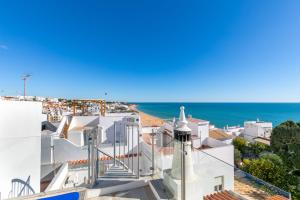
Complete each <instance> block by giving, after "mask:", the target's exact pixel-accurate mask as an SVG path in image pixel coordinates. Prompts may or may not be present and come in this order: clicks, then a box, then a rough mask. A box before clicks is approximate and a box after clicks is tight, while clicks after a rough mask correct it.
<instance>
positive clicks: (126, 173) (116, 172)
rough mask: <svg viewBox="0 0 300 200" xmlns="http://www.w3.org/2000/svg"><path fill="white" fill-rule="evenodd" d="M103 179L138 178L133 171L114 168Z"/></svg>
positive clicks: (120, 167) (118, 167)
mask: <svg viewBox="0 0 300 200" xmlns="http://www.w3.org/2000/svg"><path fill="white" fill-rule="evenodd" d="M101 178H136V176H135V174H133V173H132V171H131V170H126V169H123V167H122V166H112V167H110V168H109V169H108V170H107V171H106V172H105V173H104V175H103V176H102V177H101Z"/></svg>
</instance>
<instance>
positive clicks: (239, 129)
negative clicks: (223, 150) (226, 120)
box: [224, 126, 244, 137]
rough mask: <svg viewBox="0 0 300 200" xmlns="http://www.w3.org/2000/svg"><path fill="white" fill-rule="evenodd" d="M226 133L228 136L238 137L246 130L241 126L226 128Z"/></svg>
mask: <svg viewBox="0 0 300 200" xmlns="http://www.w3.org/2000/svg"><path fill="white" fill-rule="evenodd" d="M224 132H225V133H226V134H228V135H232V136H234V137H237V136H239V135H240V134H242V133H243V132H244V128H243V127H240V126H226V127H224Z"/></svg>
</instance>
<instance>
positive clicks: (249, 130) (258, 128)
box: [243, 120, 272, 142]
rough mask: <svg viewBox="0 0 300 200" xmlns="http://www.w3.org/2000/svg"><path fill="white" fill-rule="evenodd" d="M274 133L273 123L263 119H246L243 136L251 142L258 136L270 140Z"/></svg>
mask: <svg viewBox="0 0 300 200" xmlns="http://www.w3.org/2000/svg"><path fill="white" fill-rule="evenodd" d="M271 133H272V123H271V122H263V121H259V120H257V121H246V122H245V123H244V133H243V136H244V138H245V139H246V140H248V141H249V142H253V141H254V140H255V139H256V138H262V139H265V140H270V138H271Z"/></svg>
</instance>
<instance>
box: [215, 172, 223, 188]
mask: <svg viewBox="0 0 300 200" xmlns="http://www.w3.org/2000/svg"><path fill="white" fill-rule="evenodd" d="M223 189H224V176H218V177H215V191H216V192H218V191H222V190H223Z"/></svg>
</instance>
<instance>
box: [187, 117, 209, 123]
mask: <svg viewBox="0 0 300 200" xmlns="http://www.w3.org/2000/svg"><path fill="white" fill-rule="evenodd" d="M187 120H188V121H189V122H192V123H202V122H208V121H205V120H202V119H196V118H191V117H188V118H187Z"/></svg>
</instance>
